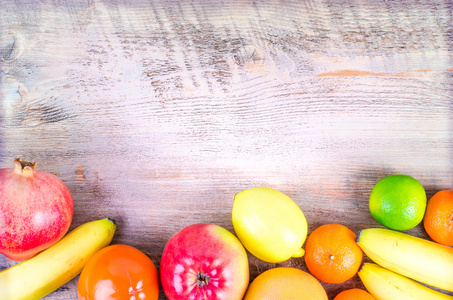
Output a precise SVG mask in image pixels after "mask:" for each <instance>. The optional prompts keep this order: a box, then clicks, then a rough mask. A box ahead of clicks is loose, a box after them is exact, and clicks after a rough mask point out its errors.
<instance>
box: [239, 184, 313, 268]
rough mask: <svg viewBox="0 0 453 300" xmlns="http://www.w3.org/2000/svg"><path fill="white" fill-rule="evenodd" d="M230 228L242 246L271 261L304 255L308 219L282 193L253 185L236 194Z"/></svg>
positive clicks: (260, 257)
mask: <svg viewBox="0 0 453 300" xmlns="http://www.w3.org/2000/svg"><path fill="white" fill-rule="evenodd" d="M232 218H233V227H234V230H235V232H236V235H237V237H238V238H239V240H240V241H241V242H242V244H243V245H244V247H245V248H246V249H247V250H248V251H249V252H250V253H251V254H253V255H254V256H255V257H257V258H259V259H261V260H263V261H266V262H270V263H278V262H282V261H285V260H287V259H289V258H291V257H300V256H303V255H304V252H305V251H304V250H303V249H302V245H303V243H304V241H305V239H306V237H307V220H306V219H305V215H304V214H303V212H302V210H301V209H300V208H299V206H297V204H296V203H295V202H294V201H293V200H292V199H291V198H290V197H288V196H287V195H285V194H284V193H282V192H280V191H277V190H275V189H271V188H267V187H253V188H250V189H246V190H243V191H241V192H239V193H238V194H236V195H235V197H234V204H233V212H232Z"/></svg>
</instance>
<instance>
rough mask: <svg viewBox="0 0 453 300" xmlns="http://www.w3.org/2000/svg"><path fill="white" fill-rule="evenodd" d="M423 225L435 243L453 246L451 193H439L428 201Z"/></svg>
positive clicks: (452, 197) (452, 198)
mask: <svg viewBox="0 0 453 300" xmlns="http://www.w3.org/2000/svg"><path fill="white" fill-rule="evenodd" d="M423 225H424V226H425V230H426V233H428V235H429V236H430V238H432V239H433V240H434V241H435V242H437V243H439V244H442V245H446V246H453V191H447V190H445V191H440V192H437V193H436V194H434V196H432V197H431V199H429V201H428V204H427V206H426V212H425V218H424V219H423Z"/></svg>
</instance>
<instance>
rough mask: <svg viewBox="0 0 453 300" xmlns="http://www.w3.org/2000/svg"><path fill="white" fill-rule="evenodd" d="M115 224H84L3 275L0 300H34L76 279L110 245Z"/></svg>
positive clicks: (101, 221) (97, 221) (103, 220)
mask: <svg viewBox="0 0 453 300" xmlns="http://www.w3.org/2000/svg"><path fill="white" fill-rule="evenodd" d="M115 229H116V225H115V223H114V222H113V221H112V220H110V219H101V220H96V221H92V222H88V223H85V224H83V225H81V226H79V227H77V228H76V229H74V230H72V231H71V232H70V233H68V234H67V235H65V236H64V237H63V238H62V239H61V240H60V241H58V242H57V243H56V244H54V245H53V246H51V247H49V248H47V249H46V250H44V251H42V252H40V253H38V254H37V255H35V256H34V257H32V258H30V259H28V260H25V261H23V262H21V263H19V264H17V265H14V266H12V267H10V268H8V269H5V270H3V271H1V272H0V299H2V300H21V299H24V300H25V299H26V300H34V299H40V298H42V297H44V296H46V295H48V294H49V293H51V292H53V291H54V290H56V289H57V288H59V287H60V286H62V285H63V284H65V283H67V282H68V281H70V280H71V279H73V278H74V277H76V276H77V275H78V274H79V273H80V272H81V271H82V269H83V267H84V266H85V264H86V263H87V261H88V259H89V258H91V256H92V255H93V254H94V253H96V252H97V251H98V250H100V249H101V248H103V247H105V246H107V245H109V244H110V242H111V241H112V238H113V234H114V233H115Z"/></svg>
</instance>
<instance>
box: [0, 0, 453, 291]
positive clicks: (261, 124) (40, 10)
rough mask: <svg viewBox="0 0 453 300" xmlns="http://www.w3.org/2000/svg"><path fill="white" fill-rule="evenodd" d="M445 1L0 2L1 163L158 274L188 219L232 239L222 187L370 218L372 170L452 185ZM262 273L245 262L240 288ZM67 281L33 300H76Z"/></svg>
mask: <svg viewBox="0 0 453 300" xmlns="http://www.w3.org/2000/svg"><path fill="white" fill-rule="evenodd" d="M452 7H453V5H452V3H451V1H429V2H423V1H392V2H387V1H353V2H351V1H313V0H312V1H302V2H301V1H287V2H279V1H258V2H251V1H236V2H220V1H216V3H215V4H213V3H212V2H206V1H192V2H175V1H114V2H112V1H97V0H96V1H91V0H90V1H70V2H69V1H60V2H51V1H48V2H44V1H41V2H37V1H28V2H22V3H17V2H16V1H2V3H1V5H0V95H1V96H0V97H1V98H0V99H1V102H2V110H1V112H0V126H1V127H0V128H1V131H0V165H1V167H8V166H10V165H11V161H12V160H13V159H14V158H15V157H17V156H22V157H24V158H29V159H36V160H38V167H39V168H42V169H44V170H47V171H50V172H53V173H55V174H56V175H58V176H59V177H60V178H61V179H62V180H63V181H64V182H65V183H66V184H67V185H68V187H69V189H70V190H71V192H72V194H73V197H74V200H75V207H74V212H75V214H74V220H73V224H72V228H74V227H75V226H78V225H80V224H82V223H84V222H86V221H89V220H92V219H95V218H103V217H106V216H109V217H113V218H115V219H116V220H117V221H118V224H119V226H118V232H117V235H116V236H115V239H114V243H127V244H129V245H132V246H136V247H138V248H139V249H141V250H142V251H144V252H146V253H147V254H148V255H149V256H150V257H151V258H152V259H153V260H154V261H155V263H156V264H157V265H158V263H159V258H160V254H161V253H162V250H163V247H164V246H165V243H166V241H167V240H168V239H169V238H170V237H171V236H172V235H173V234H174V233H175V232H176V231H177V230H179V229H180V228H181V227H182V226H184V225H188V224H190V223H195V222H212V223H216V224H219V225H222V226H224V227H226V228H227V229H229V230H231V231H233V228H232V224H231V207H232V199H233V195H234V194H235V193H237V192H238V191H240V190H242V189H244V188H247V187H251V186H255V185H266V186H270V187H274V188H277V189H279V190H281V191H283V192H285V193H287V194H288V195H290V196H291V197H292V198H293V199H294V200H295V201H296V203H298V204H299V205H300V207H301V208H302V210H303V211H304V212H305V214H306V216H307V219H308V222H309V230H310V231H312V230H314V229H315V228H316V227H317V226H319V225H321V224H325V223H327V222H336V223H342V224H345V225H347V226H348V227H350V228H351V229H352V230H354V231H356V232H357V231H359V230H360V229H362V228H365V227H370V226H377V223H376V222H375V221H374V220H373V219H372V217H371V216H370V214H369V212H368V206H367V198H368V195H369V192H370V191H371V188H372V187H373V185H374V183H375V182H376V181H377V180H378V179H379V178H381V177H383V176H385V175H388V174H393V173H406V174H410V175H412V176H414V177H416V178H417V179H419V180H420V181H421V182H422V184H423V185H424V186H425V187H426V189H427V193H428V196H431V195H433V194H434V192H436V191H437V190H440V189H446V188H452V180H451V178H452V175H453V168H452V161H451V154H452V146H453V145H452V133H451V132H452V114H451V99H452V95H453V87H452V72H453V69H452V68H453V63H452V52H451V51H452V41H453V37H452V13H451V12H452ZM411 233H413V234H415V235H418V236H424V237H426V234H425V233H424V231H423V228H422V227H417V228H415V229H414V230H412V231H411ZM10 264H11V262H9V261H7V260H6V259H5V258H3V257H1V258H0V266H1V267H6V266H9V265H10ZM281 265H285V266H295V267H299V268H301V269H304V270H306V267H305V264H304V262H303V261H301V260H298V259H292V260H290V261H288V262H285V263H282V264H281ZM273 266H275V265H273V264H266V263H263V262H261V261H259V260H257V259H255V258H253V257H252V256H250V268H251V276H252V279H253V278H254V277H256V276H257V275H258V274H259V273H261V272H262V271H264V270H266V269H268V268H271V267H273ZM76 280H77V279H75V280H73V281H71V282H70V283H69V284H67V285H65V286H64V287H63V288H61V289H60V290H58V291H56V292H55V293H53V294H51V295H49V296H48V297H46V298H47V299H52V300H53V299H76V298H77V296H76V294H77V293H76ZM324 286H325V287H326V289H327V291H328V293H329V297H330V298H331V299H333V297H334V296H335V295H336V294H337V293H338V292H339V291H340V290H342V289H345V288H349V287H356V286H358V287H363V286H362V284H361V283H360V280H359V279H358V278H357V277H355V278H353V279H352V280H350V281H348V282H347V283H345V284H342V285H327V284H326V285H324ZM161 299H165V297H164V295H163V294H162V295H161Z"/></svg>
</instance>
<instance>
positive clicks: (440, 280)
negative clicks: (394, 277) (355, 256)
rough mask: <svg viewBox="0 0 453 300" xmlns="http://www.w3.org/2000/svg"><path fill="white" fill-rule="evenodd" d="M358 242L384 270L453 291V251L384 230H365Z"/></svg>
mask: <svg viewBox="0 0 453 300" xmlns="http://www.w3.org/2000/svg"><path fill="white" fill-rule="evenodd" d="M357 243H358V244H359V246H360V247H361V248H362V250H363V252H364V253H365V254H366V255H367V256H368V257H369V258H370V259H371V260H372V261H374V262H375V263H377V264H379V265H381V266H383V267H384V268H387V269H389V270H392V271H394V272H396V273H399V274H401V275H404V276H407V277H409V278H412V279H414V280H417V281H420V282H422V283H425V284H427V285H430V286H433V287H437V288H440V289H443V290H446V291H450V292H453V248H451V247H447V246H443V245H441V244H438V243H435V242H432V241H429V240H425V239H422V238H419V237H415V236H411V235H408V234H405V233H402V232H399V231H394V230H390V229H384V228H367V229H364V230H362V231H361V232H360V234H359V237H358V239H357Z"/></svg>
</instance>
